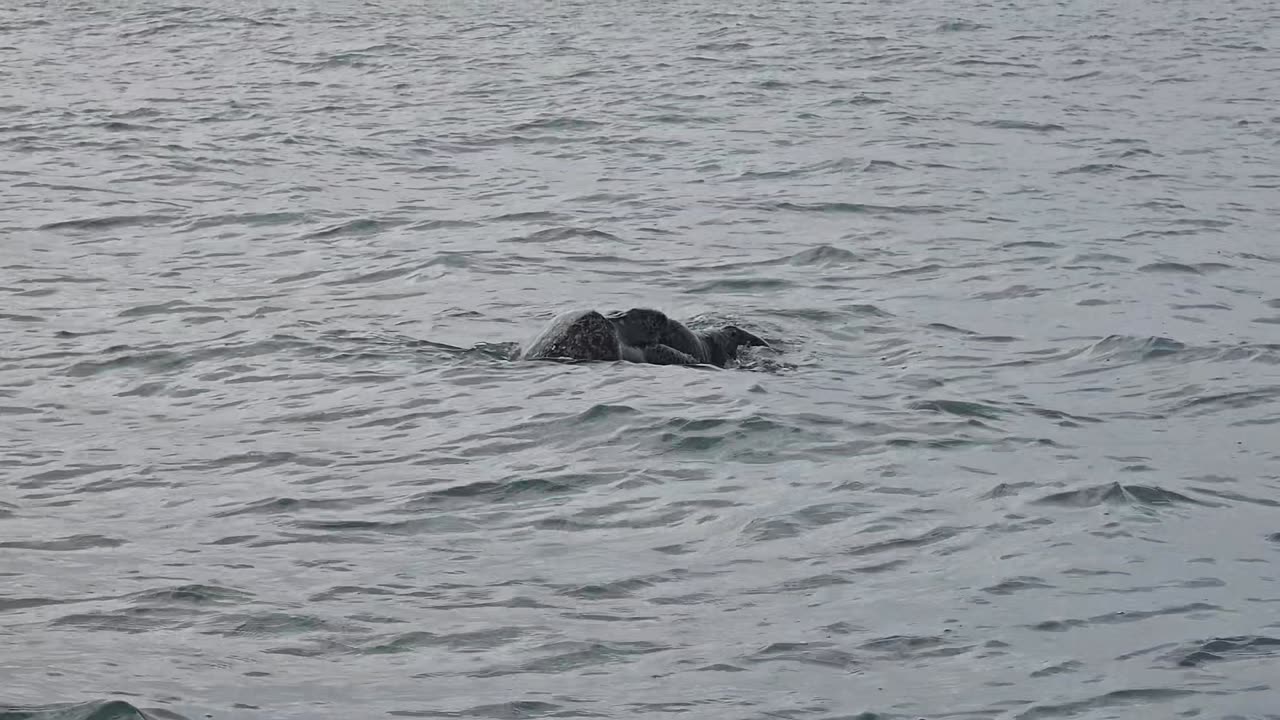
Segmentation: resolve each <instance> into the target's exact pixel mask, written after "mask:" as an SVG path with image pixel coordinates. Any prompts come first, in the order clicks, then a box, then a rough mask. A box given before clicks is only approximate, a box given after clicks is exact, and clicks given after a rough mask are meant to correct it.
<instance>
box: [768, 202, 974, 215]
mask: <svg viewBox="0 0 1280 720" xmlns="http://www.w3.org/2000/svg"><path fill="white" fill-rule="evenodd" d="M761 207H762V209H764V210H793V211H798V212H806V213H821V214H832V213H856V214H866V215H940V214H943V213H948V212H952V211H953V210H955V208H950V207H945V206H942V205H871V204H867V203H849V202H825V203H795V202H786V201H783V202H773V203H766V204H762V205H761Z"/></svg>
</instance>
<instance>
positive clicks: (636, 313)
mask: <svg viewBox="0 0 1280 720" xmlns="http://www.w3.org/2000/svg"><path fill="white" fill-rule="evenodd" d="M742 346H760V347H769V344H768V343H766V342H765V341H764V340H762V339H760V338H759V337H757V336H755V335H753V334H751V333H749V332H747V331H745V330H742V329H741V328H738V327H736V326H733V325H726V326H725V327H722V328H719V329H715V330H708V331H703V332H697V333H695V332H694V331H692V330H690V329H689V328H688V327H686V326H685V325H684V324H683V323H681V322H679V321H677V320H672V319H671V318H669V317H667V316H666V314H665V313H663V312H661V311H659V310H652V309H648V308H632V309H630V310H626V311H623V312H616V313H611V314H610V315H608V316H605V315H602V314H600V313H599V312H597V311H595V310H570V311H568V312H565V313H561V314H560V315H558V316H556V317H555V318H554V319H553V320H552V321H551V322H550V323H549V324H548V325H547V326H546V327H545V328H544V329H543V330H542V332H541V333H539V334H538V336H537V337H535V338H534V339H533V341H532V342H530V343H529V345H528V346H527V347H526V348H525V350H524V351H523V352H521V353H520V358H521V359H522V360H600V361H617V360H627V361H629V362H639V363H651V364H655V365H700V364H706V365H714V366H716V367H727V366H728V364H729V362H731V361H733V360H735V359H736V358H737V355H738V348H740V347H742Z"/></svg>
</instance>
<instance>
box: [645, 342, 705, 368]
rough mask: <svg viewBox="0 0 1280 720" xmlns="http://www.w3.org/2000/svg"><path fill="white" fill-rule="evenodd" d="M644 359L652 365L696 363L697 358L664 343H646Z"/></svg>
mask: <svg viewBox="0 0 1280 720" xmlns="http://www.w3.org/2000/svg"><path fill="white" fill-rule="evenodd" d="M642 349H643V350H644V361H645V362H647V363H652V364H654V365H697V364H698V362H699V361H698V359H697V358H695V357H694V356H692V355H690V354H688V353H682V352H680V351H679V350H676V349H675V348H673V347H668V346H666V345H646V346H644V348H642Z"/></svg>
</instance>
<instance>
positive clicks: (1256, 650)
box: [1166, 635, 1280, 667]
mask: <svg viewBox="0 0 1280 720" xmlns="http://www.w3.org/2000/svg"><path fill="white" fill-rule="evenodd" d="M1277 657H1280V639H1277V638H1273V637H1267V636H1265V635H1241V636H1235V637H1224V638H1213V639H1212V640H1206V641H1203V642H1199V643H1193V644H1190V645H1184V646H1182V647H1180V648H1179V649H1177V650H1175V651H1173V652H1171V653H1169V654H1168V655H1167V656H1166V658H1167V659H1169V660H1171V661H1172V662H1174V663H1175V664H1177V665H1178V666H1180V667H1202V666H1204V665H1207V664H1209V663H1219V662H1231V661H1235V660H1258V659H1271V658H1277Z"/></svg>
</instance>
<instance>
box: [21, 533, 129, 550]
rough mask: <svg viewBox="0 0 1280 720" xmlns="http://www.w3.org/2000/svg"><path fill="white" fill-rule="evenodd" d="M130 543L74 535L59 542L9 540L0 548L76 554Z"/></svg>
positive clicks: (96, 536) (108, 538)
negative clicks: (79, 551)
mask: <svg viewBox="0 0 1280 720" xmlns="http://www.w3.org/2000/svg"><path fill="white" fill-rule="evenodd" d="M126 543H128V541H127V540H121V539H119V538H112V537H106V536H103V535H72V536H70V537H65V538H59V539H57V540H9V541H6V542H0V548H13V549H21V550H48V551H52V552H74V551H76V550H87V549H89V548H113V547H120V546H121V545H125V544H126Z"/></svg>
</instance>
